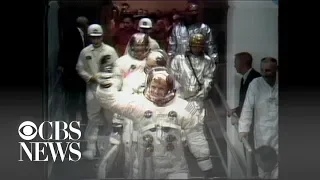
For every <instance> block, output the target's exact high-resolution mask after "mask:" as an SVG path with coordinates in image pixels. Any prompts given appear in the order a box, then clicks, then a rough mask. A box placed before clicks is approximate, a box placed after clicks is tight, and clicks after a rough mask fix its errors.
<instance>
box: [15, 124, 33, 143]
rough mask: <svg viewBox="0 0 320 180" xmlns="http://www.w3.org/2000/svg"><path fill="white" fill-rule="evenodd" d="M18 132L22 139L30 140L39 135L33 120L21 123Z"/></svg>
mask: <svg viewBox="0 0 320 180" xmlns="http://www.w3.org/2000/svg"><path fill="white" fill-rule="evenodd" d="M18 133H19V136H20V137H21V138H22V139H24V140H26V141H30V140H32V139H34V138H35V137H36V135H37V126H36V125H35V124H34V123H33V122H31V121H25V122H23V123H21V124H20V126H19V129H18Z"/></svg>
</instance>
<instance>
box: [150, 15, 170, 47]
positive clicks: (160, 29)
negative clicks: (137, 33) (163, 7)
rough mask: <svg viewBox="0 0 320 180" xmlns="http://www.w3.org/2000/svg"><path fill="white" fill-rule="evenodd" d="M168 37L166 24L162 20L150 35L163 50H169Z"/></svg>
mask: <svg viewBox="0 0 320 180" xmlns="http://www.w3.org/2000/svg"><path fill="white" fill-rule="evenodd" d="M166 35H167V34H166V26H165V23H164V21H163V20H161V19H160V20H158V21H157V23H156V25H155V26H154V29H153V31H152V32H151V33H150V36H151V37H152V38H154V39H155V40H156V41H157V42H158V44H159V46H160V48H161V49H167V42H166V39H167V38H166Z"/></svg>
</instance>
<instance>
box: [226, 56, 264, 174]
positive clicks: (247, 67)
mask: <svg viewBox="0 0 320 180" xmlns="http://www.w3.org/2000/svg"><path fill="white" fill-rule="evenodd" d="M252 60H253V59H252V56H251V54H250V53H248V52H240V53H237V54H235V59H234V67H235V69H236V70H237V73H239V74H241V75H242V78H241V82H240V98H239V105H238V106H237V107H236V108H234V109H232V110H231V111H230V112H228V116H229V117H230V116H231V115H232V114H236V115H237V116H238V117H240V115H241V111H242V107H243V103H244V100H245V97H246V93H247V90H248V87H249V84H250V83H251V81H252V80H253V79H255V78H257V77H260V76H261V74H260V73H259V72H257V71H256V70H255V69H253V68H252ZM232 123H234V122H232ZM253 127H254V122H252V124H251V126H250V131H249V135H248V142H249V144H250V146H251V147H254V141H253ZM257 171H258V169H257V166H256V164H255V163H254V162H253V164H252V173H253V174H257V173H258V172H257Z"/></svg>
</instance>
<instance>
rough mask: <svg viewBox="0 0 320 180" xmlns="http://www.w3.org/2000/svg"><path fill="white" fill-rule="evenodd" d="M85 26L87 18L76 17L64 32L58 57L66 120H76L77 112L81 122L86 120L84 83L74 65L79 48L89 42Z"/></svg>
mask: <svg viewBox="0 0 320 180" xmlns="http://www.w3.org/2000/svg"><path fill="white" fill-rule="evenodd" d="M87 28H88V19H87V18H86V17H84V16H80V17H78V18H77V19H76V26H73V27H71V28H70V29H69V30H68V31H67V32H66V33H65V34H64V38H63V43H62V45H61V57H60V58H61V64H60V66H61V67H60V69H61V71H62V82H63V86H64V90H65V92H66V107H67V114H68V120H69V121H75V120H77V119H78V118H77V113H79V114H80V115H81V121H82V123H87V121H88V117H87V110H86V103H85V92H86V83H85V82H84V81H83V80H82V78H81V77H80V76H79V75H78V73H77V71H76V70H75V68H74V67H75V66H76V64H77V59H78V57H79V54H80V52H81V50H82V49H83V48H85V47H86V46H87V45H88V44H89V42H88V41H87V36H86V34H87V33H86V32H87ZM78 117H79V116H78Z"/></svg>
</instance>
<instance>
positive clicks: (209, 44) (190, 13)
mask: <svg viewBox="0 0 320 180" xmlns="http://www.w3.org/2000/svg"><path fill="white" fill-rule="evenodd" d="M199 11H200V10H199V5H198V4H196V3H189V4H188V7H187V10H186V18H185V22H184V23H180V24H177V25H175V27H174V29H173V30H172V34H171V36H170V38H169V50H168V54H169V56H170V57H171V58H173V57H174V56H175V55H177V54H184V53H185V52H186V51H188V50H189V44H188V43H189V37H190V36H191V35H192V34H196V33H201V34H202V35H203V36H204V37H205V40H206V46H205V53H206V54H208V55H209V56H210V58H211V59H212V61H213V62H214V63H217V62H218V51H217V47H216V44H215V43H214V40H213V35H212V33H213V29H211V28H210V27H209V26H208V25H207V24H204V23H201V22H200V21H199Z"/></svg>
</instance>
